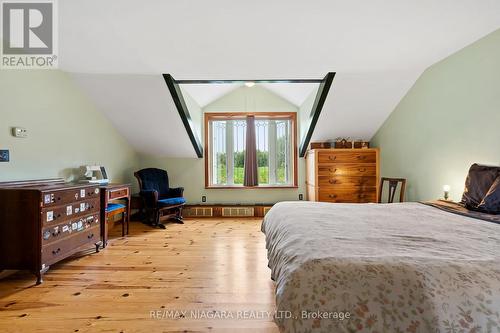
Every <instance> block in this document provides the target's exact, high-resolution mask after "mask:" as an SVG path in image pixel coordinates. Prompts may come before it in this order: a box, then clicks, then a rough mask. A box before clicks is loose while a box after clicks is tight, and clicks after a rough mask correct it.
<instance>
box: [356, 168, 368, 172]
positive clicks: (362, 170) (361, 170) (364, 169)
mask: <svg viewBox="0 0 500 333" xmlns="http://www.w3.org/2000/svg"><path fill="white" fill-rule="evenodd" d="M358 170H359V172H365V171H366V168H359V169H358Z"/></svg>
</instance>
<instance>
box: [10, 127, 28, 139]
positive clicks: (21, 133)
mask: <svg viewBox="0 0 500 333" xmlns="http://www.w3.org/2000/svg"><path fill="white" fill-rule="evenodd" d="M12 135H13V136H15V137H16V138H27V137H28V130H27V129H26V128H22V127H12Z"/></svg>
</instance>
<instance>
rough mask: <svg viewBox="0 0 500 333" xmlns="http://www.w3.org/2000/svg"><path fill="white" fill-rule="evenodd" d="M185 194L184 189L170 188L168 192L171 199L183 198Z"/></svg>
mask: <svg viewBox="0 0 500 333" xmlns="http://www.w3.org/2000/svg"><path fill="white" fill-rule="evenodd" d="M183 194H184V187H176V188H170V189H169V190H168V196H169V197H170V198H177V197H182V196H183Z"/></svg>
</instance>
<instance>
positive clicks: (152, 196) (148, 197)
mask: <svg viewBox="0 0 500 333" xmlns="http://www.w3.org/2000/svg"><path fill="white" fill-rule="evenodd" d="M140 195H141V198H142V199H143V200H144V204H145V206H146V207H156V205H157V203H158V191H155V190H142V191H141V192H140Z"/></svg>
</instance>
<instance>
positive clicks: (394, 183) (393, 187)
mask: <svg viewBox="0 0 500 333" xmlns="http://www.w3.org/2000/svg"><path fill="white" fill-rule="evenodd" d="M385 183H388V190H389V192H388V194H387V202H388V203H393V202H394V197H395V196H396V192H397V188H398V185H399V184H401V189H400V192H399V202H404V200H405V190H406V179H405V178H387V177H382V179H381V181H380V193H379V196H378V197H379V199H378V202H379V203H382V194H383V193H384V192H383V191H384V184H385Z"/></svg>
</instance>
